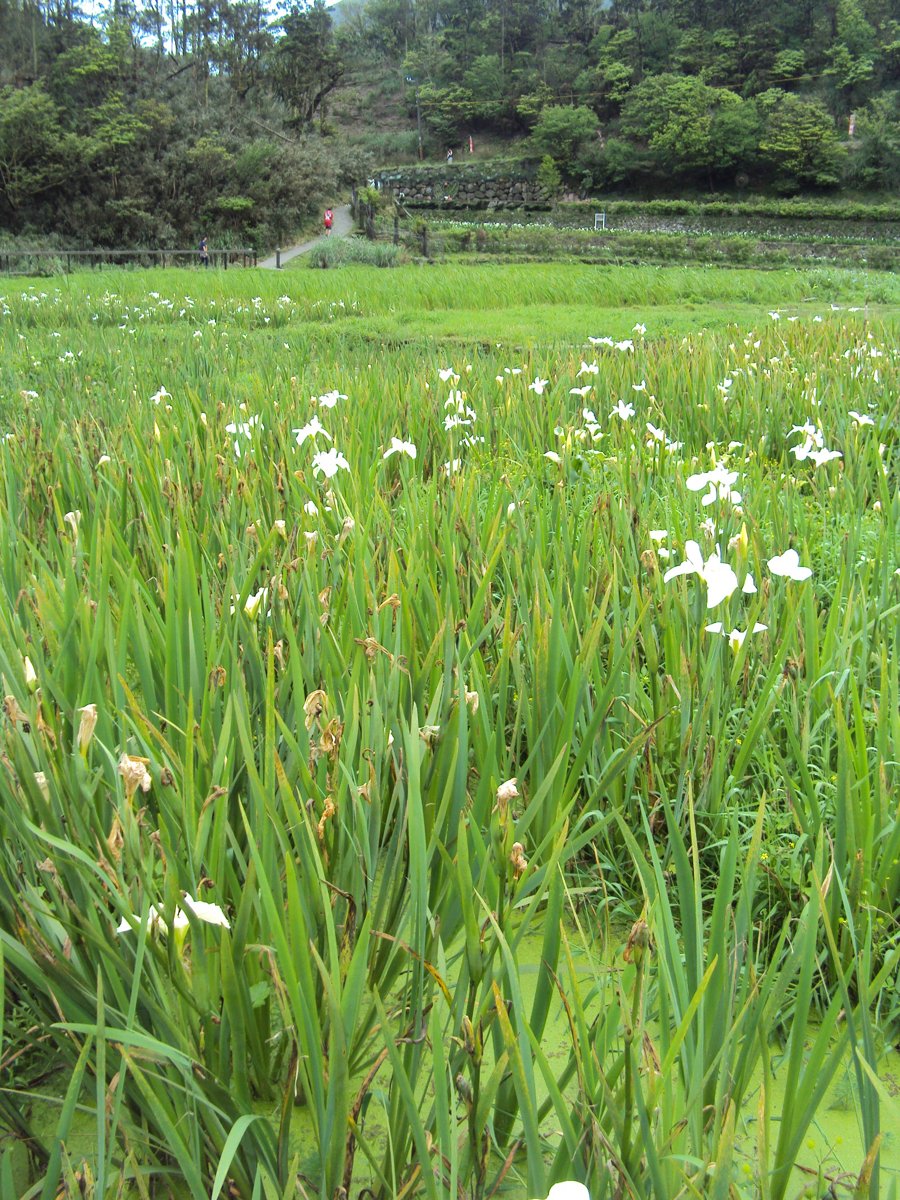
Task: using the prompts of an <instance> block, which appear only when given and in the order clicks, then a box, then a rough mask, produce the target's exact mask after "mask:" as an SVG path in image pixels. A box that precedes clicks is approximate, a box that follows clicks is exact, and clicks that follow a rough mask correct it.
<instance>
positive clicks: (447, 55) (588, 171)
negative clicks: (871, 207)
mask: <svg viewBox="0 0 900 1200" xmlns="http://www.w3.org/2000/svg"><path fill="white" fill-rule="evenodd" d="M344 5H347V6H349V9H350V11H349V12H348V14H347V17H346V20H345V22H344V24H343V25H342V35H343V37H344V38H345V40H346V42H347V44H348V45H352V46H353V47H354V49H355V50H356V51H357V53H360V52H365V51H368V52H369V53H370V54H372V53H377V54H378V55H380V56H381V57H382V60H383V61H391V62H394V63H397V64H402V70H403V77H404V81H405V82H406V103H407V108H408V111H411V112H414V111H415V95H414V93H415V92H416V91H418V101H419V108H420V112H421V116H422V118H423V121H424V126H425V130H426V133H427V134H428V135H430V137H431V140H432V142H433V143H436V144H444V145H447V146H451V145H454V144H457V145H459V144H461V145H462V147H463V150H465V149H466V148H467V144H468V135H469V134H470V133H473V132H474V134H475V135H476V137H477V136H478V134H479V133H484V132H489V133H491V134H498V133H499V134H505V135H506V136H516V135H519V136H521V135H524V134H528V135H529V141H528V147H529V149H530V151H531V153H532V154H534V155H536V156H538V157H540V156H542V155H545V154H546V155H549V156H551V157H552V159H553V160H554V161H555V163H556V164H557V166H558V168H559V169H560V170H561V172H562V174H563V177H564V179H566V180H567V181H568V182H569V183H571V184H573V185H576V186H578V187H580V188H582V189H585V190H589V189H591V188H596V187H607V188H608V187H610V186H613V187H617V188H620V189H621V188H625V189H627V188H629V187H640V188H643V189H649V190H656V189H659V188H666V189H671V188H672V187H676V188H680V187H684V186H694V187H699V188H706V189H709V188H710V187H726V188H729V187H733V186H737V187H747V186H756V187H760V186H762V187H765V186H773V187H776V188H778V189H779V190H782V191H786V192H790V191H796V190H798V189H807V188H835V187H838V186H841V185H850V186H853V185H855V186H857V187H863V188H867V189H868V188H892V187H896V186H897V185H898V184H900V130H898V117H900V108H898V91H897V88H898V82H900V22H898V17H900V6H898V4H897V0H801V2H800V3H796V2H793V0H772V2H770V0H766V2H763V0H612V3H606V2H604V3H595V2H593V0H557V2H555V3H553V2H550V0H424V2H422V0H418V2H416V0H369V3H367V4H365V5H364V6H359V5H358V0H344ZM342 7H343V6H342ZM409 142H410V139H409V136H407V138H406V140H405V142H404V143H400V148H403V149H407V150H408V148H409Z"/></svg>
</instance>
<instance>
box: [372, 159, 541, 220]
mask: <svg viewBox="0 0 900 1200" xmlns="http://www.w3.org/2000/svg"><path fill="white" fill-rule="evenodd" d="M375 186H376V187H377V188H378V189H379V190H381V191H384V192H388V193H389V194H390V195H391V196H393V197H394V199H396V200H399V201H400V203H401V204H403V205H404V206H405V207H406V208H432V207H436V208H483V209H496V208H549V207H550V202H549V200H548V198H547V196H546V193H545V192H544V189H543V188H542V187H541V186H540V185H539V184H538V182H537V180H536V179H534V177H533V172H532V174H531V176H529V172H528V168H527V166H526V165H525V164H523V165H522V169H521V170H517V171H500V170H494V171H491V170H486V169H485V168H484V167H482V166H476V165H475V164H474V163H473V164H469V163H459V164H450V163H448V164H447V166H445V167H400V168H398V169H397V170H394V171H380V172H379V173H378V174H376V176H375Z"/></svg>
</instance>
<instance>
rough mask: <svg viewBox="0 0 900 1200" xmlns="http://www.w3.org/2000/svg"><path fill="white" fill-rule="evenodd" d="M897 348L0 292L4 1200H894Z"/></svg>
mask: <svg viewBox="0 0 900 1200" xmlns="http://www.w3.org/2000/svg"><path fill="white" fill-rule="evenodd" d="M898 312H900V282H898V280H897V279H896V278H894V277H891V276H880V275H877V274H874V273H872V274H867V273H862V272H852V273H851V272H846V273H842V272H838V271H810V272H802V271H772V272H765V273H762V272H756V273H754V272H740V271H724V270H723V271H703V270H699V269H698V270H686V269H679V270H675V269H672V270H666V269H649V268H642V269H635V270H627V269H624V268H617V269H610V270H595V269H589V268H581V267H571V268H569V267H546V266H544V267H537V266H523V267H495V268H485V267H476V266H471V267H469V266H454V267H448V268H446V269H440V270H437V269H430V268H427V267H421V268H401V269H397V270H391V271H377V270H361V269H351V268H346V269H342V270H340V271H334V272H314V271H311V270H309V271H296V272H289V273H283V274H280V275H275V274H274V273H273V274H271V275H264V274H262V273H256V272H252V273H251V272H247V273H239V272H237V271H234V272H232V271H229V272H228V274H227V276H225V275H222V276H218V275H215V274H211V273H206V274H204V273H200V272H168V273H147V274H140V273H126V272H103V273H101V274H96V275H82V276H73V277H70V278H68V279H66V280H62V281H60V282H59V283H55V282H47V281H41V283H40V284H34V285H30V284H29V283H28V282H27V281H25V282H20V281H16V282H9V283H7V284H6V285H5V286H0V351H2V353H0V487H2V496H3V514H2V520H0V589H2V591H0V595H2V604H0V674H2V677H3V685H4V688H3V690H4V695H5V700H4V714H5V715H4V718H3V731H2V758H0V820H2V830H3V839H2V844H0V991H2V999H3V1004H2V1022H0V1130H2V1131H3V1134H4V1136H3V1138H2V1141H0V1195H2V1196H3V1198H4V1200H5V1198H6V1197H7V1196H18V1197H28V1198H29V1200H54V1198H55V1197H57V1196H58V1195H72V1196H76V1195H83V1196H90V1197H97V1198H99V1197H102V1198H104V1200H106V1198H107V1197H110V1198H111V1197H120V1196H121V1197H129V1198H130V1197H141V1198H147V1197H157V1198H162V1197H174V1198H177V1200H182V1198H184V1197H189V1198H190V1200H210V1197H213V1198H217V1197H219V1196H223V1197H238V1198H240V1200H276V1198H277V1200H287V1198H289V1197H300V1196H317V1197H321V1198H322V1200H332V1198H333V1197H335V1196H342V1195H346V1196H348V1197H350V1196H352V1197H356V1196H358V1195H361V1194H365V1195H375V1196H377V1197H379V1200H380V1198H382V1197H383V1198H385V1200H387V1198H393V1197H412V1196H425V1197H428V1198H429V1200H437V1198H438V1197H444V1196H451V1195H453V1196H459V1197H472V1200H483V1198H486V1197H488V1196H490V1195H494V1194H503V1195H507V1196H510V1197H516V1198H519V1197H537V1196H545V1195H546V1194H547V1190H548V1188H549V1186H550V1185H551V1184H552V1183H554V1182H556V1181H558V1180H562V1179H577V1180H581V1181H583V1182H584V1183H586V1184H588V1186H589V1187H590V1190H591V1196H592V1197H593V1200H604V1198H605V1197H609V1198H610V1200H613V1198H615V1200H620V1198H623V1197H627V1196H633V1197H641V1198H643V1197H647V1198H649V1197H656V1198H658V1200H674V1198H675V1197H682V1196H684V1197H699V1196H704V1197H705V1196H710V1197H714V1198H716V1200H726V1198H729V1197H740V1198H744V1197H746V1198H747V1200H750V1198H751V1197H754V1198H755V1197H759V1198H760V1200H784V1198H785V1197H791V1198H793V1197H796V1196H798V1195H799V1194H800V1193H801V1192H803V1193H805V1194H807V1195H811V1196H817V1197H823V1198H824V1197H825V1196H828V1197H829V1198H830V1200H834V1198H835V1197H840V1196H843V1195H846V1196H848V1197H849V1196H851V1195H852V1196H854V1197H857V1196H858V1197H869V1198H870V1200H877V1198H878V1197H880V1196H886V1197H892V1196H893V1197H896V1196H897V1194H898V1191H900V1184H898V1179H900V1147H898V1140H897V1133H896V1130H897V1129H898V1128H900V1103H898V1097H897V1088H896V1082H897V1080H896V1076H897V1072H898V1065H897V1061H896V1055H894V1056H893V1057H892V1056H891V1055H890V1053H889V1051H890V1047H891V1046H892V1045H896V1042H897V1037H898V1031H900V1000H898V962H900V908H898V890H900V809H898V794H900V789H898V788H897V760H898V750H900V681H898V650H900V646H898V639H900V634H898V622H897V614H898V609H900V563H898V555H897V548H898V545H900V536H898V526H900V496H898V453H900V447H898V427H900V405H898V362H897V351H896V329H897V315H898ZM836 1107H840V1108H841V1109H842V1111H843V1112H844V1114H845V1119H846V1122H847V1125H848V1127H852V1128H853V1131H854V1135H855V1136H854V1138H853V1139H850V1138H849V1137H848V1138H847V1143H848V1145H849V1144H851V1142H852V1146H853V1147H854V1149H853V1151H852V1154H850V1153H849V1152H848V1150H847V1148H846V1147H845V1148H844V1149H842V1148H841V1146H840V1144H839V1143H840V1141H841V1137H840V1135H835V1136H831V1135H830V1134H829V1136H827V1137H823V1135H822V1130H823V1129H824V1128H825V1117H826V1113H827V1112H829V1111H832V1110H834V1109H835V1108H836ZM829 1128H830V1127H829ZM366 1188H368V1189H371V1191H370V1192H369V1191H364V1189H366ZM66 1189H68V1190H66Z"/></svg>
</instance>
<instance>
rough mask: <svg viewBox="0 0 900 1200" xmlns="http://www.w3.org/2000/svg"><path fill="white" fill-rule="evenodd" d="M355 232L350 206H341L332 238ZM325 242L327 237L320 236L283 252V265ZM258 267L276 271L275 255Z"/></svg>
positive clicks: (337, 213)
mask: <svg viewBox="0 0 900 1200" xmlns="http://www.w3.org/2000/svg"><path fill="white" fill-rule="evenodd" d="M352 232H353V216H352V215H351V212H350V205H349V204H341V205H339V206H338V207H337V208H336V209H335V210H334V225H333V226H332V228H331V236H332V237H346V236H347V234H348V233H352ZM324 241H325V235H324V234H320V235H319V237H315V238H312V239H311V240H310V241H308V242H303V244H302V245H300V246H291V248H290V249H289V250H282V252H281V265H282V266H284V264H285V263H289V262H290V261H291V259H292V258H296V257H297V256H298V255H299V254H306V252H307V250H312V248H313V246H318V245H319V244H320V243H321V242H324ZM257 266H259V267H264V268H265V269H266V270H268V271H274V270H275V255H274V254H273V255H271V257H270V258H264V259H262V261H261V262H259V263H257Z"/></svg>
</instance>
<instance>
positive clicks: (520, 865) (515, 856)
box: [509, 842, 528, 879]
mask: <svg viewBox="0 0 900 1200" xmlns="http://www.w3.org/2000/svg"><path fill="white" fill-rule="evenodd" d="M509 861H510V862H511V863H512V865H513V872H514V873H515V877H516V879H518V878H519V877H520V876H521V875H524V873H525V872H526V871H527V870H528V859H527V858H526V857H525V847H524V846H523V845H522V843H521V842H513V848H512V853H511V854H510V856H509Z"/></svg>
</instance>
